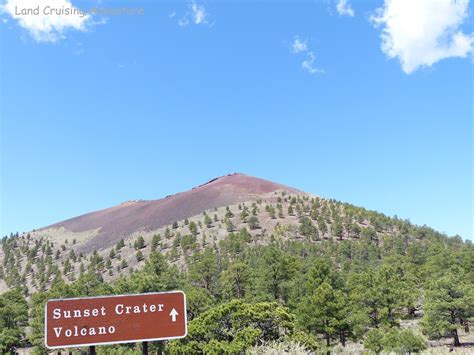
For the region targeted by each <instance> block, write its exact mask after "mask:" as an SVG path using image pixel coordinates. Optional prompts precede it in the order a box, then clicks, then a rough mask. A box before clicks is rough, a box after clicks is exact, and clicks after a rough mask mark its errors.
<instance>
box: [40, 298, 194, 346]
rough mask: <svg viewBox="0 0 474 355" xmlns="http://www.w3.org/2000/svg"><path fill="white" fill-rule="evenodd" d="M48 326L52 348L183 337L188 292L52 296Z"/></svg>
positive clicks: (47, 310) (47, 334) (48, 344)
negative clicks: (70, 296)
mask: <svg viewBox="0 0 474 355" xmlns="http://www.w3.org/2000/svg"><path fill="white" fill-rule="evenodd" d="M44 329H45V344H46V346H47V347H48V348H66V347H73V346H74V347H77V346H89V345H101V344H102V345H106V344H118V343H132V342H139V341H153V340H164V339H177V338H183V337H185V336H186V333H187V321H186V296H185V294H184V293H183V292H181V291H172V292H160V293H145V294H140V295H121V296H103V297H86V298H69V299H56V300H50V301H48V303H46V307H45V326H44Z"/></svg>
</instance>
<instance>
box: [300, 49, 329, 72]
mask: <svg viewBox="0 0 474 355" xmlns="http://www.w3.org/2000/svg"><path fill="white" fill-rule="evenodd" d="M315 59H316V56H315V55H314V53H313V52H308V53H307V58H306V59H305V60H304V61H303V63H301V67H302V68H303V69H304V70H306V71H307V72H308V73H310V74H311V75H313V74H318V73H324V70H321V69H318V68H315V67H314V65H313V63H314V60H315Z"/></svg>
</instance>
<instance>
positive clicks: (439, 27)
mask: <svg viewBox="0 0 474 355" xmlns="http://www.w3.org/2000/svg"><path fill="white" fill-rule="evenodd" d="M468 5H469V0H416V1H414V0H385V3H384V6H383V7H381V8H379V9H377V10H376V13H375V14H374V15H373V16H372V17H371V20H372V22H373V23H374V24H375V25H376V26H382V34H381V39H382V51H383V52H384V53H385V54H386V55H387V56H388V57H389V58H398V60H399V61H400V63H401V66H402V69H403V71H404V72H405V73H407V74H410V73H413V72H414V71H415V70H417V69H418V68H419V67H422V66H431V65H433V64H435V63H436V62H438V61H440V60H442V59H446V58H451V57H462V58H464V57H466V56H467V55H469V54H470V53H472V52H473V46H474V35H473V34H472V33H468V34H465V33H463V32H462V31H461V30H460V26H461V25H462V24H463V23H464V21H465V19H466V17H467V16H468Z"/></svg>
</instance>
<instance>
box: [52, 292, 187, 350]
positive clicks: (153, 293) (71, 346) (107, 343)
mask: <svg viewBox="0 0 474 355" xmlns="http://www.w3.org/2000/svg"><path fill="white" fill-rule="evenodd" d="M173 293H181V294H182V295H183V300H184V335H179V336H176V337H164V338H149V339H133V340H132V339H131V340H118V341H109V342H103V343H85V344H71V345H62V346H49V345H48V335H47V332H48V324H47V323H48V322H47V321H48V317H47V316H48V315H47V314H46V310H47V309H48V303H49V302H51V301H71V300H84V299H97V298H111V297H130V296H132V297H136V296H143V295H166V294H173ZM187 335H188V314H187V303H186V294H185V293H184V292H183V291H179V290H176V291H164V292H147V293H134V294H125V295H110V296H95V297H94V296H91V297H74V298H53V299H50V300H48V301H47V302H46V303H45V305H44V345H46V347H47V348H48V349H65V348H80V347H82V346H95V345H97V346H98V345H114V344H127V343H139V342H143V341H159V340H173V339H182V338H185V337H186V336H187Z"/></svg>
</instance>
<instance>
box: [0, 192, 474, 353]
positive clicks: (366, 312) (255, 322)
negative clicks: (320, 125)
mask: <svg viewBox="0 0 474 355" xmlns="http://www.w3.org/2000/svg"><path fill="white" fill-rule="evenodd" d="M284 207H285V208H284ZM282 215H285V216H288V215H294V217H293V218H294V219H295V221H296V223H295V224H278V225H277V227H275V228H274V230H272V231H271V232H267V238H266V239H265V240H264V242H263V239H262V240H259V239H258V238H263V236H264V235H265V234H264V231H263V230H262V227H261V223H262V221H264V220H265V219H267V218H268V219H279V218H280V219H281V218H283V217H281V216H282ZM211 216H212V214H211ZM176 225H178V227H176ZM176 225H175V227H176V228H174V227H173V226H172V227H171V228H167V229H166V230H165V232H164V234H163V236H164V237H162V236H161V235H160V234H154V235H153V237H152V238H150V239H149V240H145V239H144V238H143V237H138V238H137V239H135V240H134V241H129V240H127V241H124V240H120V241H118V242H117V244H116V245H114V247H112V248H111V249H110V251H107V253H105V254H104V253H99V252H97V251H95V252H93V253H91V254H89V255H83V254H82V253H78V252H74V249H71V248H72V246H71V245H72V244H73V243H66V242H64V244H61V245H55V243H54V242H51V241H50V240H47V239H40V238H36V239H34V238H32V237H31V236H29V235H11V236H10V237H8V238H4V239H2V241H1V247H2V250H3V253H4V258H3V263H2V265H1V266H0V278H1V279H3V280H4V281H5V282H6V284H7V285H8V286H9V287H10V290H9V291H7V292H5V293H3V294H1V295H0V351H3V352H8V351H11V350H12V349H15V348H18V347H25V346H34V347H35V351H36V352H37V353H43V352H44V348H43V347H44V345H43V344H44V341H43V331H44V329H43V326H44V319H43V317H44V304H45V302H46V301H47V300H48V299H50V298H62V297H78V296H93V295H110V294H126V293H143V292H156V291H166V290H177V289H179V290H183V291H184V292H185V293H186V295H187V300H188V336H187V337H186V338H184V339H181V340H175V341H169V342H161V343H155V344H151V350H166V351H168V352H170V353H200V352H206V353H207V352H211V353H242V352H245V351H248V352H249V353H252V352H257V353H258V349H261V347H265V346H269V345H268V344H272V345H271V346H273V347H276V348H279V347H282V348H289V347H295V348H298V349H300V350H301V349H303V351H307V352H318V353H319V352H328V351H329V352H330V351H331V350H332V349H336V348H338V349H344V348H346V349H362V350H363V349H365V350H367V351H371V352H374V353H380V352H396V353H412V352H419V351H422V350H423V349H426V348H427V347H429V346H430V344H432V341H433V340H434V339H444V340H445V341H446V343H447V344H448V343H449V344H451V345H452V346H460V345H462V337H463V336H465V335H466V334H468V333H469V325H470V322H471V321H472V319H473V316H474V250H473V246H472V243H470V242H464V241H462V239H461V238H459V237H451V238H449V237H447V236H445V235H443V234H440V233H438V232H436V231H434V230H432V229H430V228H428V227H417V226H414V225H412V224H411V223H409V222H408V221H403V220H400V219H398V218H389V217H386V216H384V215H382V214H378V213H375V212H369V211H366V210H363V209H359V208H357V207H354V206H351V205H347V204H341V203H338V202H335V201H320V200H318V199H317V200H314V199H313V200H311V199H309V198H308V199H301V198H299V197H292V198H290V197H283V196H282V197H281V198H280V197H279V201H278V202H277V203H276V204H271V203H265V202H261V201H259V203H255V204H253V205H250V204H248V205H239V207H238V208H234V209H231V208H226V209H225V210H223V212H222V220H219V219H216V218H211V217H210V216H209V215H208V214H203V215H202V216H201V219H200V220H196V219H193V220H191V219H190V220H186V221H184V222H182V221H181V222H176ZM219 225H221V228H222V229H223V230H225V231H226V232H225V233H226V237H225V238H224V239H221V240H213V239H212V238H210V237H209V235H210V231H211V230H212V229H213V228H218V227H219ZM237 225H238V226H239V228H237ZM229 226H231V227H232V228H230V227H229ZM179 228H187V230H188V233H186V234H185V233H184V232H183V231H185V229H179ZM229 229H230V230H229ZM178 230H179V231H178ZM181 233H182V234H181ZM292 236H293V237H292ZM166 240H169V243H170V244H169V246H167V247H164V246H163V243H165V242H166ZM74 244H75V243H74ZM128 244H129V245H130V247H129V248H130V249H131V250H132V251H133V253H132V254H131V257H130V258H129V259H126V258H125V255H122V250H124V249H127V245H128ZM63 245H64V248H63V247H62V246H63ZM58 253H59V254H58ZM132 260H133V262H134V263H139V265H140V272H137V271H138V269H137V270H130V269H132V268H131V267H129V263H131V262H132ZM134 265H136V264H134ZM124 270H127V272H124ZM104 271H107V273H112V274H113V275H116V279H115V281H113V282H105V281H104V276H103V275H104ZM408 325H412V326H408ZM27 327H29V328H28V331H26V329H27ZM100 348H101V347H100ZM104 348H105V347H104ZM107 348H110V349H112V348H115V349H119V350H117V351H119V352H121V353H122V352H125V351H127V352H129V353H134V352H136V353H140V350H139V347H138V345H137V344H130V345H126V346H115V347H113V346H110V347H107ZM347 352H348V353H350V352H351V350H347Z"/></svg>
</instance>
